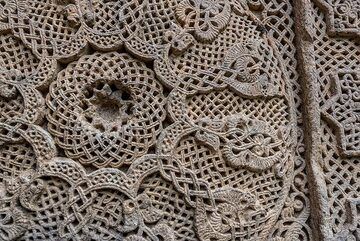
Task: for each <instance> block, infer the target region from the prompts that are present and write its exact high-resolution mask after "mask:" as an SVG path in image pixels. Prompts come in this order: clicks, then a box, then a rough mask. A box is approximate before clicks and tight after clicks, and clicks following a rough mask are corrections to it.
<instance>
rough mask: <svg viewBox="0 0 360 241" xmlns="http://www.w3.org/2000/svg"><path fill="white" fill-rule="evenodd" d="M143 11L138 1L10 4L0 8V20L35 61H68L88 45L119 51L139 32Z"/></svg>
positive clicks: (66, 0) (67, 0)
mask: <svg viewBox="0 0 360 241" xmlns="http://www.w3.org/2000/svg"><path fill="white" fill-rule="evenodd" d="M142 10H143V8H142V2H141V0H140V1H137V0H134V1H88V0H45V1H43V0H35V1H34V0H30V1H27V0H21V1H16V0H10V1H5V3H4V4H1V5H0V12H1V13H2V14H1V16H0V20H1V21H3V23H2V25H1V26H2V28H3V29H4V30H6V29H9V30H11V32H12V33H13V34H14V36H16V37H17V38H19V39H21V41H22V42H23V43H24V44H25V45H26V46H27V47H29V48H30V49H31V50H32V51H33V52H34V53H35V55H36V56H37V57H46V56H48V57H52V58H56V59H60V60H63V61H70V60H72V59H74V58H76V56H77V55H79V54H80V53H81V51H83V50H84V49H85V47H86V46H87V44H88V43H90V44H91V45H92V46H94V47H95V48H96V49H101V50H113V49H117V48H119V47H121V46H122V44H123V41H124V40H126V39H128V38H130V37H131V35H133V34H134V33H135V32H136V29H137V28H139V26H140V20H141V17H142V15H143V14H142Z"/></svg>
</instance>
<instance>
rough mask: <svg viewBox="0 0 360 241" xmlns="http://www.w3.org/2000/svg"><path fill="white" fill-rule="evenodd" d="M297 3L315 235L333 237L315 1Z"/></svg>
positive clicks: (296, 10) (305, 131)
mask: <svg viewBox="0 0 360 241" xmlns="http://www.w3.org/2000/svg"><path fill="white" fill-rule="evenodd" d="M294 5H295V8H294V9H295V22H296V25H295V33H296V36H297V37H296V42H297V51H298V63H299V73H300V81H301V85H302V90H303V96H302V97H303V104H304V109H303V113H304V115H303V116H304V139H305V149H306V153H305V159H306V163H307V173H308V181H309V192H310V202H311V205H310V209H311V219H312V220H311V221H312V229H313V237H314V239H315V240H330V239H331V237H332V232H331V227H329V222H327V220H328V219H329V218H330V214H329V208H328V199H327V190H326V183H325V179H324V177H323V175H322V167H321V165H322V160H321V154H320V150H319V145H320V137H319V130H320V117H321V113H320V107H319V97H318V92H317V91H318V89H319V87H318V81H317V79H316V78H317V77H316V73H315V69H316V66H315V55H314V48H313V37H312V36H314V35H313V34H314V30H313V28H312V19H311V17H312V12H311V9H310V6H311V2H310V0H298V1H294Z"/></svg>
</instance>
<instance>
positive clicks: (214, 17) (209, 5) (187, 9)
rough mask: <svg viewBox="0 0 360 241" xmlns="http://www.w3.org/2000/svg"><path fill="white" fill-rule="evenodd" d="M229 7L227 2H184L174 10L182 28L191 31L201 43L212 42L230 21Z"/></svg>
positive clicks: (224, 0)
mask: <svg viewBox="0 0 360 241" xmlns="http://www.w3.org/2000/svg"><path fill="white" fill-rule="evenodd" d="M230 14H231V6H230V4H229V2H227V0H221V1H215V0H184V1H182V2H180V3H179V4H178V6H177V7H176V10H175V15H176V18H177V20H178V21H179V22H180V23H181V25H182V27H183V28H185V29H187V30H188V31H193V32H194V35H195V38H196V39H197V40H199V41H201V42H211V41H213V40H214V39H215V38H216V37H217V36H218V34H219V33H220V31H222V30H223V29H224V28H225V27H226V25H227V24H228V22H229V20H230Z"/></svg>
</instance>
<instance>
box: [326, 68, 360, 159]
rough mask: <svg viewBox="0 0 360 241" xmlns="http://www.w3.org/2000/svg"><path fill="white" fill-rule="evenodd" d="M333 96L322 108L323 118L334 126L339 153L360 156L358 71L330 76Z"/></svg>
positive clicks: (359, 88) (359, 78)
mask: <svg viewBox="0 0 360 241" xmlns="http://www.w3.org/2000/svg"><path fill="white" fill-rule="evenodd" d="M332 80H333V85H334V87H333V88H334V89H333V91H334V96H333V97H332V98H331V99H329V100H328V101H327V102H326V103H325V105H324V107H323V110H324V117H325V118H326V119H327V120H328V121H329V122H330V124H333V125H335V127H336V130H337V132H338V141H339V147H340V150H341V153H342V154H343V155H345V156H359V155H360V139H359V138H360V123H359V122H360V116H359V111H360V92H359V90H360V71H356V70H355V71H352V70H349V71H346V70H340V71H339V72H337V73H335V74H333V75H332Z"/></svg>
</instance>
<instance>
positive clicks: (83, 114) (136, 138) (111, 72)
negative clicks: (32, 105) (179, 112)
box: [47, 52, 165, 167]
mask: <svg viewBox="0 0 360 241" xmlns="http://www.w3.org/2000/svg"><path fill="white" fill-rule="evenodd" d="M162 92H163V91H162V86H161V85H160V83H159V82H158V81H157V80H156V79H155V76H154V73H153V72H152V70H151V69H148V68H147V67H146V66H145V64H144V63H141V62H139V61H137V60H135V59H133V58H132V57H130V56H129V55H127V54H118V53H115V52H113V53H107V54H102V53H95V54H93V55H89V56H84V57H82V58H80V59H79V61H77V62H76V63H72V64H70V65H69V66H68V67H67V68H66V69H65V70H63V71H62V72H60V73H59V74H58V78H57V81H56V82H54V83H53V84H52V85H51V87H50V91H49V95H48V99H47V103H48V106H49V109H50V112H49V115H48V120H49V125H48V128H49V132H50V133H51V134H53V135H54V137H55V140H56V142H57V143H58V144H59V146H60V147H61V148H63V149H64V150H65V153H66V155H67V156H68V157H71V158H74V159H76V160H79V161H80V162H81V163H82V164H85V165H89V164H91V165H94V166H96V167H120V166H121V165H123V164H124V163H126V164H130V163H131V162H132V161H134V160H135V159H136V158H138V157H141V156H142V155H144V154H145V153H146V152H147V151H148V150H149V148H150V147H151V146H152V145H154V144H155V141H156V138H157V136H158V134H159V133H160V131H161V130H162V121H163V120H164V118H165V111H164V108H163V106H164V102H165V99H164V96H163V93H162Z"/></svg>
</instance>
